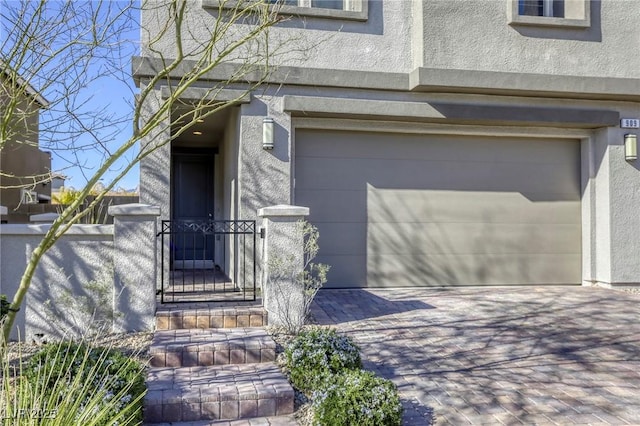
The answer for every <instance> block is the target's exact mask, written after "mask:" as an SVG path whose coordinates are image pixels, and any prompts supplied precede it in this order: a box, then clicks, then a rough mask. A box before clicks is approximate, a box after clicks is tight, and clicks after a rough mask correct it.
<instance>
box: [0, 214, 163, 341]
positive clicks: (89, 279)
mask: <svg viewBox="0 0 640 426" xmlns="http://www.w3.org/2000/svg"><path fill="white" fill-rule="evenodd" d="M109 213H110V214H111V215H112V216H114V224H113V225H73V226H72V227H71V228H70V229H69V231H68V232H67V233H65V234H64V236H62V238H60V239H59V240H58V241H57V242H56V243H55V244H54V246H53V247H52V248H51V249H49V250H48V251H47V252H46V253H45V254H44V256H43V258H42V260H41V261H40V263H39V264H38V266H37V268H36V271H35V275H34V277H33V280H32V282H31V286H30V288H29V291H28V293H27V296H26V298H25V300H24V303H23V306H22V308H21V309H20V311H19V312H18V316H17V321H16V323H15V327H14V329H13V330H12V334H11V339H18V338H19V339H25V340H27V341H47V340H52V339H56V338H60V337H62V336H65V335H69V334H71V335H75V336H78V335H82V334H87V333H90V332H98V331H100V332H112V331H115V332H121V331H139V330H152V329H153V325H154V315H155V290H156V282H155V276H156V275H155V263H156V262H155V232H156V218H157V215H158V214H159V209H157V208H154V207H150V206H145V205H140V204H131V205H122V206H113V207H111V208H110V209H109ZM50 227H51V224H4V225H0V294H5V295H7V297H8V298H9V300H11V299H12V298H13V296H14V295H15V293H16V291H17V290H18V287H19V284H20V279H21V277H22V274H23V273H24V270H25V268H26V265H27V262H28V260H29V258H30V256H31V254H32V252H33V250H34V248H36V247H37V245H38V244H39V243H40V242H41V241H42V239H43V237H44V236H45V234H46V233H47V231H48V230H49V229H50Z"/></svg>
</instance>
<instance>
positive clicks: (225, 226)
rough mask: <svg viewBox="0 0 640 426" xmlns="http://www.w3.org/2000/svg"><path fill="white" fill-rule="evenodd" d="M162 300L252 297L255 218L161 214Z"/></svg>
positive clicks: (177, 301)
mask: <svg viewBox="0 0 640 426" xmlns="http://www.w3.org/2000/svg"><path fill="white" fill-rule="evenodd" d="M158 237H160V238H159V244H160V267H161V270H160V277H161V278H160V286H161V287H160V288H159V289H158V291H159V293H160V300H161V302H162V303H180V302H213V301H243V300H256V222H255V220H205V221H200V220H199V221H189V220H163V221H162V227H161V230H160V232H159V233H158Z"/></svg>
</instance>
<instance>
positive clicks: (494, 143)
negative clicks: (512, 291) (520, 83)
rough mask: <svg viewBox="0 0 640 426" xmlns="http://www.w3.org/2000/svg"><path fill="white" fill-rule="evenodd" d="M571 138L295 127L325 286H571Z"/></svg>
mask: <svg viewBox="0 0 640 426" xmlns="http://www.w3.org/2000/svg"><path fill="white" fill-rule="evenodd" d="M579 159H580V145H579V142H578V141H567V140H548V139H544V140H543V139H529V138H522V139H518V138H488V137H486V138H485V137H457V136H434V135H429V136H422V135H405V134H387V133H365V132H346V131H327V130H301V129H298V130H297V131H296V145H295V202H296V204H297V205H301V206H308V207H310V209H311V216H310V218H309V220H310V222H312V223H313V224H314V225H316V226H317V227H318V229H319V232H320V252H319V255H318V257H317V261H319V262H322V263H327V264H329V265H331V271H330V273H329V282H328V283H327V286H328V287H394V286H457V285H525V284H536V285H539V284H578V283H580V281H581V223H580V222H581V218H580V163H579Z"/></svg>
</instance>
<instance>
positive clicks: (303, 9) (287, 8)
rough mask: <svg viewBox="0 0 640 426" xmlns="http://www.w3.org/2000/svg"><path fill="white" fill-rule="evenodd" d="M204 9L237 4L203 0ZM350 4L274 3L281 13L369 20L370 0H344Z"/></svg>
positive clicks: (299, 0) (300, 0)
mask: <svg viewBox="0 0 640 426" xmlns="http://www.w3.org/2000/svg"><path fill="white" fill-rule="evenodd" d="M201 1H202V8H204V9H218V8H220V7H222V8H223V9H230V8H233V7H234V6H235V2H232V1H225V2H221V1H219V0H201ZM344 1H345V4H347V5H348V6H349V9H348V10H345V9H324V8H320V7H312V6H311V0H297V2H298V5H297V6H293V5H288V4H282V5H274V7H278V14H279V15H290V16H308V17H314V18H325V19H336V20H348V21H362V22H364V21H367V20H368V19H369V4H368V3H369V0H344Z"/></svg>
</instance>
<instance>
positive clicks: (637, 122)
mask: <svg viewBox="0 0 640 426" xmlns="http://www.w3.org/2000/svg"><path fill="white" fill-rule="evenodd" d="M620 127H621V128H623V129H638V128H640V119H637V118H623V119H622V120H620Z"/></svg>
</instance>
